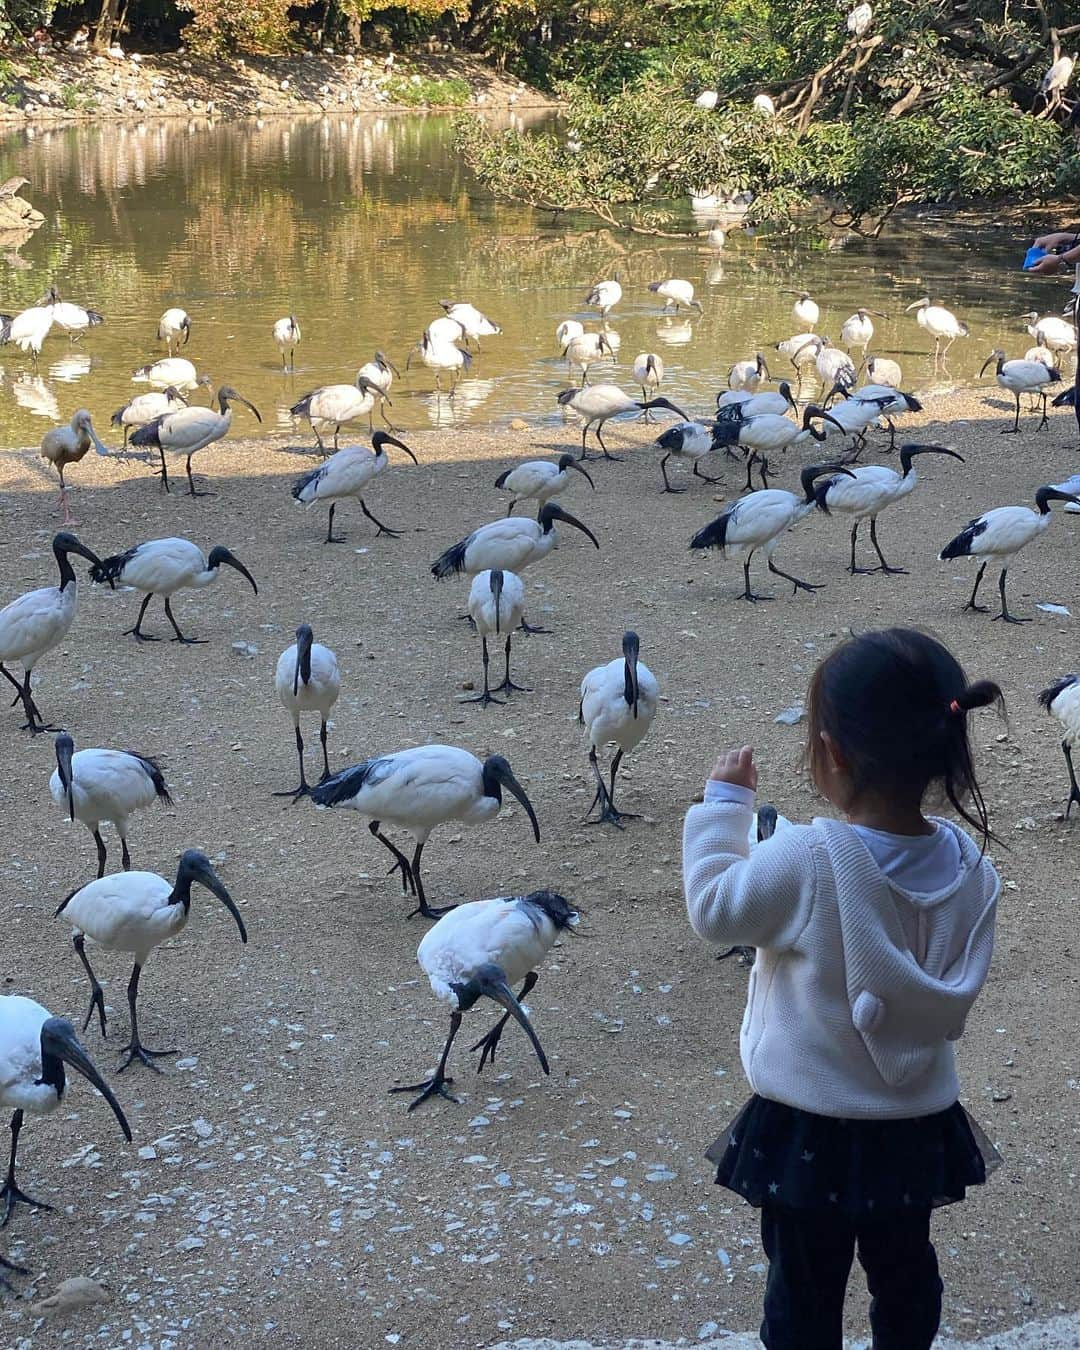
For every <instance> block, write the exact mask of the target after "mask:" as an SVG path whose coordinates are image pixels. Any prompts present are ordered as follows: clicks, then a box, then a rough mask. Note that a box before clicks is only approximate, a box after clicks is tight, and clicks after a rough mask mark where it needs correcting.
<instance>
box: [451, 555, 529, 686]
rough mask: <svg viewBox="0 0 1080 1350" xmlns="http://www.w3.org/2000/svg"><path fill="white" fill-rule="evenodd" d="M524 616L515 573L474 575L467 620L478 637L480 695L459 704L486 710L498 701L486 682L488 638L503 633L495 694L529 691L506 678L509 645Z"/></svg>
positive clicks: (492, 571)
mask: <svg viewBox="0 0 1080 1350" xmlns="http://www.w3.org/2000/svg"><path fill="white" fill-rule="evenodd" d="M524 615H525V586H524V583H523V582H522V580H521V578H520V577H519V576H518V575H517V574H516V573H514V572H504V571H502V570H501V569H500V568H493V569H489V570H488V571H485V572H478V573H477V574H476V576H475V577H473V580H472V585H471V586H470V588H469V618H470V619H472V621H473V627H474V628H475V629H476V631H477V632H478V633H479V634H480V641H481V644H482V647H481V650H482V652H483V660H484V692H483V693H482V694H477V696H476V697H475V698H466V699H462V700H461V701H462V703H479V704H480V705H481V706H482V707H484V708H486V707H487V706H488V704H489V703H501V702H502V699H498V698H495V697H494V695H493V694H492V691H491V687H490V685H489V683H488V663H489V657H488V638H489V637H501V636H502V635H503V634H504V633H505V634H506V644H505V647H504V652H505V657H506V668H505V670H504V672H503V682H502V684H500V685H497V686H496V688H495V693H496V694H501V693H503V692H504V691H505V692H506V693H510V692H512V691H513V690H517V691H518V692H519V693H523V694H525V693H528V692H529V691H528V690H527V689H525V688H524V687H523V686H522V685H520V684H515V683H514V682H513V680H511V678H510V643H511V639H512V635H513V632H514V629H515V628H517V626H518V624H520V623H521V622H522V621H523V619H524Z"/></svg>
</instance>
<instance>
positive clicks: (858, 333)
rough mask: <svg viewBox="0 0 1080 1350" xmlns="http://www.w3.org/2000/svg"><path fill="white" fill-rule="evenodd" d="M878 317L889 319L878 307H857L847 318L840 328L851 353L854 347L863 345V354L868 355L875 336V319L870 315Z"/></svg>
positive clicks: (842, 338) (843, 340) (842, 340)
mask: <svg viewBox="0 0 1080 1350" xmlns="http://www.w3.org/2000/svg"><path fill="white" fill-rule="evenodd" d="M871 314H873V315H874V316H875V317H876V318H879V319H887V318H888V315H887V314H882V313H881V311H880V310H877V309H857V310H856V311H855V313H854V314H852V315H850V317H848V318H846V319H845V320H844V322H843V324H842V326H841V328H840V340H841V342H843V344H844V346H845V347H846V348H847V349H848V353H849V355H850V353H851V349H852V347H861V348H862V353H863V356H865V355H866V349H867V347H869V346H870V343H871V342H872V340H873V337H874V320H873V319H871V317H870V315H871Z"/></svg>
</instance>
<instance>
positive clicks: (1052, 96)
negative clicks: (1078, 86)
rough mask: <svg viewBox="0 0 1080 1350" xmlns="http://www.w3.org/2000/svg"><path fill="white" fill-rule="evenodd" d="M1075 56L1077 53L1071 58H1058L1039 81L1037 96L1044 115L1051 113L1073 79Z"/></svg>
mask: <svg viewBox="0 0 1080 1350" xmlns="http://www.w3.org/2000/svg"><path fill="white" fill-rule="evenodd" d="M1077 55H1078V53H1076V52H1073V53H1072V55H1071V56H1059V57H1058V58H1057V60H1056V61H1055V62H1054V64H1053V65H1052V66H1051V67H1050V69H1049V70H1048V71H1047V72H1046V74H1045V75H1044V76H1043V77H1042V79H1041V80H1040V81H1039V94H1040V96H1041V97H1042V99H1043V103H1044V105H1045V107H1044V109H1043V111H1044V113H1049V112H1051V111H1052V110H1053V109H1054V108H1055V107H1056V106H1057V105H1058V104H1059V103H1060V102H1061V99H1062V95H1063V94H1064V93H1065V90H1066V89H1067V88H1068V85H1069V81H1070V80H1071V79H1072V77H1073V70H1074V69H1075V68H1076V60H1077Z"/></svg>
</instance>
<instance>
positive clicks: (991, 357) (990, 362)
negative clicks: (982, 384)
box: [979, 352, 998, 380]
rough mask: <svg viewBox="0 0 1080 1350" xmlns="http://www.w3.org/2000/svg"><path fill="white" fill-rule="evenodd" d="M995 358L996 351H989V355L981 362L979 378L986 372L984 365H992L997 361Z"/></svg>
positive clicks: (996, 357) (996, 356)
mask: <svg viewBox="0 0 1080 1350" xmlns="http://www.w3.org/2000/svg"><path fill="white" fill-rule="evenodd" d="M997 359H998V354H997V352H991V353H990V355H989V356H988V357H987V358H986V360H985V361H984V362H983V363H982V369H981V370H980V371H979V379H980V380H981V379H982V377H983V376H984V375H985V374H986V367H987V366H992V365H993V364H994V363H995V362H996V361H997Z"/></svg>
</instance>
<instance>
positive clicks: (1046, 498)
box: [1035, 483, 1080, 516]
mask: <svg viewBox="0 0 1080 1350" xmlns="http://www.w3.org/2000/svg"><path fill="white" fill-rule="evenodd" d="M1051 502H1076V503H1077V504H1078V505H1080V497H1074V496H1073V494H1072V493H1071V492H1062V491H1061V489H1060V488H1056V487H1054V486H1053V484H1052V483H1047V485H1046V486H1045V487H1041V488H1039V490H1038V491H1037V492H1036V493H1035V504H1036V505H1037V506H1038V508H1039V514H1040V515H1041V516H1045V515H1047V514H1048V512H1049V510H1050V503H1051Z"/></svg>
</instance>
